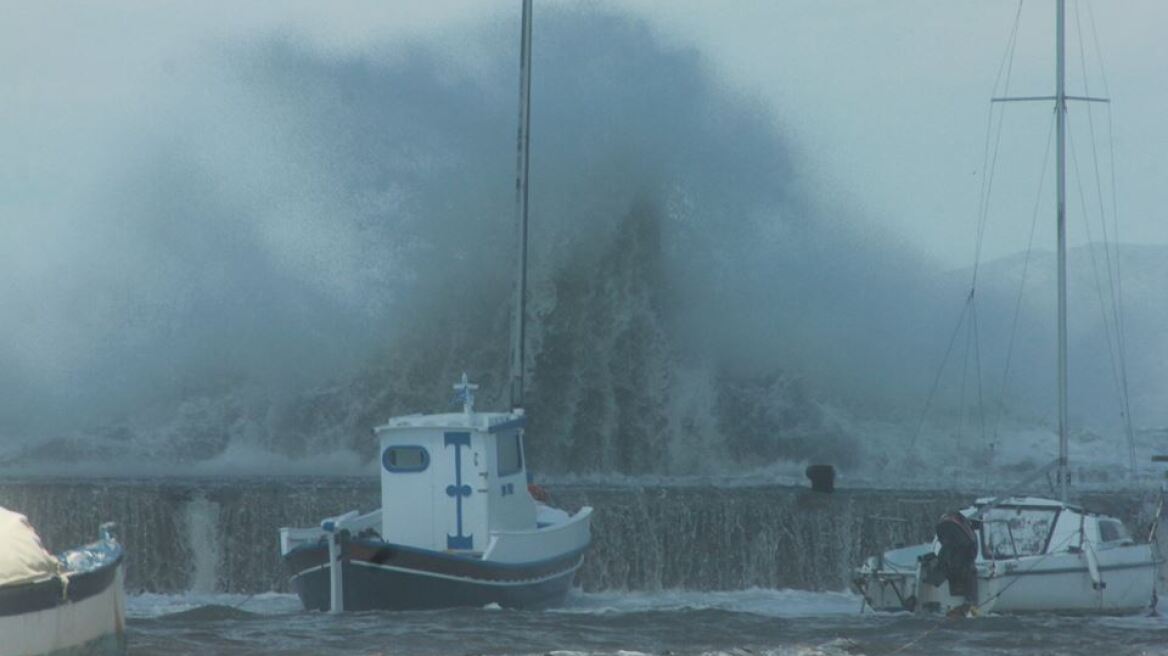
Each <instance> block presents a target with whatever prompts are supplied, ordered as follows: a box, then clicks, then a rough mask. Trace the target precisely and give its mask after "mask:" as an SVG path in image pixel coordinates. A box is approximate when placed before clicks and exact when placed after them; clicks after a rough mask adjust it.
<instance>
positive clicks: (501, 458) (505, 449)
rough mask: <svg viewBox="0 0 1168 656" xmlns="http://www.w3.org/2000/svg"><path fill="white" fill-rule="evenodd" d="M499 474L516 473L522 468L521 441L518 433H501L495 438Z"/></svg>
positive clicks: (508, 474)
mask: <svg viewBox="0 0 1168 656" xmlns="http://www.w3.org/2000/svg"><path fill="white" fill-rule="evenodd" d="M496 446H497V448H498V458H497V460H496V462H497V463H498V464H499V476H510V475H512V474H518V473H519V472H520V470H522V469H523V443H522V440H520V439H519V433H518V432H514V433H502V434H500V435H499V436H498V438H496Z"/></svg>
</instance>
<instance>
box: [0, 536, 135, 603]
mask: <svg viewBox="0 0 1168 656" xmlns="http://www.w3.org/2000/svg"><path fill="white" fill-rule="evenodd" d="M112 554H113V557H112V558H110V559H109V560H108V561H106V562H104V563H102V564H101V565H100V566H98V567H95V568H93V569H91V570H87V571H80V572H69V573H68V574H69V576H68V583H67V584H66V583H64V582H62V580H61V578H60V577H56V576H54V577H52V578H50V579H45V580H43V581H37V582H34V583H24V584H20V585H6V586H3V587H0V617H6V616H11V615H23V614H24V613H32V612H36V611H41V610H48V609H50V608H56V607H57V606H61V605H63V604H66V603H77V602H79V601H84V600H86V599H89V598H90V597H94V596H96V595H99V594H101V593H102V592H105V591H106V590H107V589H109V587H110V586H111V585H114V582H115V580H116V579H117V573H118V568H119V567H121V566H122V559H123V553H122V549H121V547H118V548H117V550H116V551H113V552H112Z"/></svg>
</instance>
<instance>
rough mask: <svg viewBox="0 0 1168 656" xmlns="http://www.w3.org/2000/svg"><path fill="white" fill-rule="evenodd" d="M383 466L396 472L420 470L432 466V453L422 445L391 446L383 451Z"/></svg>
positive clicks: (388, 470)
mask: <svg viewBox="0 0 1168 656" xmlns="http://www.w3.org/2000/svg"><path fill="white" fill-rule="evenodd" d="M381 466H382V467H385V471H387V472H392V473H394V474H399V473H407V472H420V471H423V470H425V469H426V468H427V467H429V466H430V454H429V452H427V451H426V449H424V448H422V447H420V446H391V447H389V448H388V449H386V450H385V451H384V452H382V454H381Z"/></svg>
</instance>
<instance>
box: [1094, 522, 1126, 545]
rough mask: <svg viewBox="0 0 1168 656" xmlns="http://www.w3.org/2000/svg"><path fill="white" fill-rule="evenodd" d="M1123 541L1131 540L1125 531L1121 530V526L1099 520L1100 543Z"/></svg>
mask: <svg viewBox="0 0 1168 656" xmlns="http://www.w3.org/2000/svg"><path fill="white" fill-rule="evenodd" d="M1124 540H1131V538H1130V537H1128V534H1127V531H1126V530H1125V529H1124V528H1123V524H1120V523H1119V522H1117V521H1114V520H1100V522H1099V541H1100V542H1122V541H1124Z"/></svg>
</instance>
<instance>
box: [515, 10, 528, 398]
mask: <svg viewBox="0 0 1168 656" xmlns="http://www.w3.org/2000/svg"><path fill="white" fill-rule="evenodd" d="M519 39H520V45H519V138H518V148H517V149H518V151H519V156H518V163H517V166H516V172H515V202H516V205H517V206H518V212H519V221H518V223H519V235H518V237H519V262H518V271H517V272H516V281H515V317H514V325H513V326H512V330H511V340H512V342H511V409H512V410H514V409H516V408H521V407H523V365H524V362H525V360H524V356H523V347H524V344H525V342H526V339H525V332H526V319H527V173H528V161H529V160H528V144H529V142H530V138H531V0H523V24H522V27H521V29H520V37H519Z"/></svg>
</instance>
